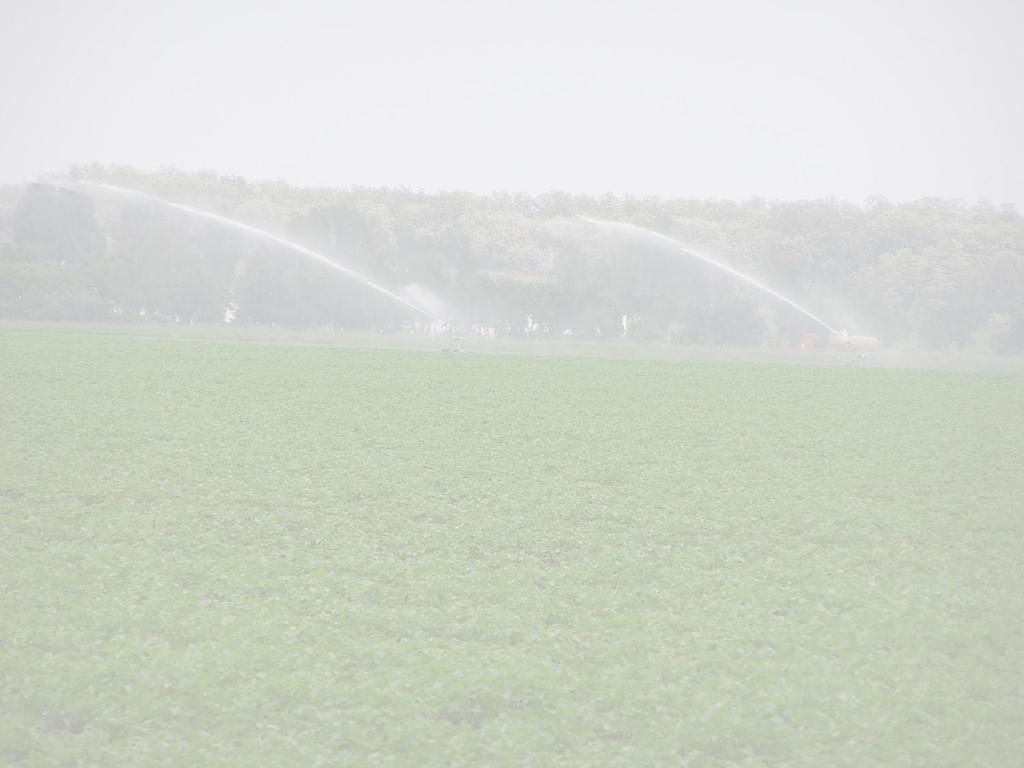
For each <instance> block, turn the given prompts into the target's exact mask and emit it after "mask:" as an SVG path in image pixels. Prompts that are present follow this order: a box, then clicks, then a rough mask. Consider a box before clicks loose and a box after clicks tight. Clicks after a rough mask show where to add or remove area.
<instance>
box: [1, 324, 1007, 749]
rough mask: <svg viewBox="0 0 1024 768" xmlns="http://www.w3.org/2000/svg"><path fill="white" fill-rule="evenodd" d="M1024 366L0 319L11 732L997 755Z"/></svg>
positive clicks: (26, 744) (145, 738)
mask: <svg viewBox="0 0 1024 768" xmlns="http://www.w3.org/2000/svg"><path fill="white" fill-rule="evenodd" d="M1022 555H1024V377H1020V376H1015V375H992V374H989V375H983V374H969V373H963V372H936V371H914V370H892V369H880V368H877V369H876V368H870V367H869V368H864V369H860V368H849V367H823V366H822V367H809V366H790V365H770V364H744V363H709V362H707V363H701V362H696V361H685V362H679V361H676V362H673V361H665V360H661V361H658V360H646V361H645V360H626V359H619V360H610V359H600V358H596V357H591V358H568V357H557V356H547V357H538V356H529V355H486V354H464V355H445V354H440V353H436V352H426V351H420V352H417V351H394V350H392V351H387V350H372V349H342V348H333V347H325V346H308V345H307V346H303V345H299V344H264V343H254V342H245V343H240V342H232V341H216V340H214V341H211V340H194V339H193V340H189V339H167V338H157V337H153V338H136V337H132V336H128V335H118V334H116V333H106V334H96V333H73V332H71V331H60V330H53V329H50V330H45V329H35V330H33V329H26V328H7V329H3V328H0V558H2V559H0V586H2V590H0V713H2V715H0V765H12V766H65V765H66V766H207V765H215V766H240V767H241V766H246V767H249V766H317V765H323V766H346V765H360V766H361V765H367V766H378V765H380V766H387V765H396V766H453V765H467V766H468V765H472V766H483V765H509V766H528V765H529V766H541V765H560V766H587V765H621V766H650V765H671V766H677V765H679V766H685V765H693V766H726V765H737V766H814V767H815V768H817V767H820V766H857V767H861V766H873V765H886V766H922V768H924V767H929V768H930V767H932V766H979V768H980V767H982V766H984V767H985V768H992V767H998V766H1019V765H1021V760H1022V756H1024V557H1022Z"/></svg>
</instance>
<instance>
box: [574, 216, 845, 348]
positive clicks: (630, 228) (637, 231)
mask: <svg viewBox="0 0 1024 768" xmlns="http://www.w3.org/2000/svg"><path fill="white" fill-rule="evenodd" d="M581 218H582V219H583V221H586V222H588V223H589V224H595V225H597V226H599V227H603V228H605V229H612V230H616V231H619V232H626V233H629V234H632V235H641V236H643V237H648V238H652V239H654V240H657V241H658V242H661V243H664V244H666V245H669V246H671V247H672V248H674V249H675V250H677V251H682V252H683V253H685V254H687V255H688V256H692V257H693V258H695V259H700V260H701V261H703V262H705V263H706V264H710V265H711V266H713V267H716V268H717V269H720V270H722V271H723V272H726V273H728V274H730V275H732V276H733V277H735V278H737V279H739V280H742V281H743V282H745V283H748V284H750V285H752V286H754V287H755V288H757V289H758V290H761V291H764V292H765V293H767V294H768V295H769V296H773V297H775V298H776V299H778V300H779V301H781V302H783V303H785V304H788V305H789V306H791V307H793V309H795V310H797V311H798V312H801V313H803V314H804V315H806V316H807V317H809V318H810V319H811V320H813V321H814V322H816V323H817V324H818V325H820V326H822V327H823V328H824V329H825V330H827V331H828V332H829V333H831V334H833V335H837V336H839V335H845V334H846V331H838V330H836V329H835V328H833V327H832V326H831V325H829V324H828V323H826V322H825V321H824V320H822V319H821V318H819V317H818V316H817V315H814V314H812V313H811V311H810V310H808V309H807V308H806V307H802V306H800V305H799V304H797V303H796V302H795V301H793V300H792V299H791V298H789V297H788V296H784V295H783V294H781V293H779V292H778V291H776V290H775V289H774V288H771V287H769V286H767V285H765V284H764V283H762V282H760V281H759V280H755V279H754V278H752V277H751V276H750V275H748V274H745V273H743V272H740V271H739V270H738V269H734V268H733V267H730V266H729V265H728V264H723V263H722V262H720V261H718V260H717V259H713V258H711V257H710V256H708V255H707V254H704V253H701V252H700V251H696V250H694V249H693V248H691V247H689V246H688V245H684V244H683V243H681V242H679V241H678V240H676V239H675V238H674V237H669V236H668V235H663V234H662V233H661V232H655V231H654V230H652V229H645V228H644V227H638V226H636V225H635V224H625V223H623V222H618V221H605V220H604V219H595V218H591V217H589V216H583V217H581Z"/></svg>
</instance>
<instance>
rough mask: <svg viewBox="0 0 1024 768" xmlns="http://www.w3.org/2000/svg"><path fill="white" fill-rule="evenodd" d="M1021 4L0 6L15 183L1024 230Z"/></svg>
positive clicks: (463, 0)
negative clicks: (1008, 210) (615, 197)
mask: <svg viewBox="0 0 1024 768" xmlns="http://www.w3.org/2000/svg"><path fill="white" fill-rule="evenodd" d="M1022 7H1024V3H1020V2H1017V0H988V1H985V0H975V1H974V2H968V1H967V0H964V1H962V2H943V0H932V1H931V2H924V1H910V2H895V1H894V2H872V1H871V0H857V1H856V2H852V1H851V0H839V1H836V2H833V1H832V0H792V1H790V2H768V1H766V0H725V1H724V2H712V0H705V1H703V2H691V1H690V0H664V1H659V0H632V1H631V2H612V1H610V0H589V1H587V0H561V1H560V0H548V1H547V2H535V1H534V0H517V1H516V2H498V1H489V0H476V1H475V2H472V1H470V0H433V1H432V2H412V1H411V0H376V1H371V0H367V1H366V2H347V1H345V0H341V1H336V2H328V1H326V0H323V1H322V2H317V1H315V0H291V1H290V2H283V1H282V2H267V1H266V0H244V1H243V0H235V1H232V2H227V1H224V2H218V1H217V0H205V1H204V2H194V1H193V0H177V1H176V2H169V1H168V0H160V1H159V2H155V1H153V0H108V1H100V0H80V1H78V2H75V1H74V0H67V2H56V1H54V0H0V182H10V181H19V180H23V179H31V178H34V177H37V176H38V175H39V174H42V173H46V172H53V171H60V170H63V169H65V168H66V167H67V166H69V165H70V164H72V163H79V162H90V161H94V160H95V161H99V162H104V163H124V164H131V165H136V166H140V167H143V168H157V167H160V166H168V165H173V166H176V167H178V168H181V169H183V170H190V171H191V170H200V169H214V170H217V171H219V172H221V173H232V174H240V175H242V176H245V177H247V178H253V179H267V178H270V179H273V178H283V179H286V180H288V181H290V182H293V183H296V184H318V185H331V186H348V185H389V186H398V185H404V186H409V187H414V188H424V189H439V188H444V189H455V188H458V189H469V190H475V191H489V190H495V189H505V190H522V191H543V190H548V189H564V190H569V191H581V192H620V193H621V192H629V193H636V194H661V195H683V196H697V197H729V198H746V197H750V196H753V195H757V196H762V197H767V198H784V199H794V198H814V197H823V196H835V197H840V198H846V199H851V200H854V201H862V200H863V199H864V198H865V197H867V196H869V195H872V194H882V195H885V196H887V197H890V198H891V199H894V200H903V199H908V198H917V197H922V196H929V195H934V196H942V197H957V198H962V199H965V200H967V201H974V200H976V199H979V198H986V199H989V200H991V201H993V202H996V203H1001V202H1013V203H1015V204H1016V205H1017V206H1018V208H1019V209H1024V149H1022V141H1024V86H1022V82H1024V77H1022V76H1024V12H1022V10H1021V8H1022Z"/></svg>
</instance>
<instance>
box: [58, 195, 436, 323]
mask: <svg viewBox="0 0 1024 768" xmlns="http://www.w3.org/2000/svg"><path fill="white" fill-rule="evenodd" d="M78 183H79V184H82V185H84V186H87V187H94V188H96V189H103V190H106V191H107V192H113V193H115V194H119V195H127V196H129V197H135V198H138V199H140V200H149V201H151V202H154V203H159V204H160V205H166V206H167V207H169V208H176V209H177V210H179V211H184V212H185V213H188V214H191V215H192V216H199V217H201V218H204V219H209V220H210V221H216V222H217V223H219V224H223V225H224V226H228V227H233V228H234V229H238V230H241V231H243V232H246V233H248V234H250V235H256V236H257V237H260V238H262V239H264V240H269V241H271V242H274V243H277V244H278V245H283V246H284V247H286V248H289V249H291V250H293V251H296V252H298V253H301V254H302V255H303V256H306V257H308V258H310V259H313V260H314V261H318V262H320V263H321V264H324V265H326V266H328V267H330V268H331V269H334V270H336V271H338V272H341V273H342V274H343V275H347V276H348V277H350V278H352V279H353V280H356V281H357V282H360V283H362V284H363V285H365V286H366V287H367V288H372V289H373V290H375V291H377V292H378V293H382V294H384V295H385V296H387V297H388V298H389V299H392V300H393V301H397V302H398V303H399V304H403V305H405V306H406V307H408V308H409V309H413V310H415V311H416V312H419V313H420V314H421V315H424V316H426V317H429V318H430V319H431V320H433V321H434V322H436V323H441V324H442V325H448V323H447V322H446V321H445V320H442V319H441V318H440V317H437V316H436V315H434V314H432V313H431V312H428V311H427V310H425V309H424V308H423V307H421V306H419V305H418V304H415V303H414V302H411V301H409V300H408V299H406V298H405V297H403V296H400V295H399V294H397V293H394V292H393V291H389V290H388V289H387V288H385V287H384V286H382V285H380V284H379V283H375V282H374V281H373V280H371V279H370V278H368V277H366V276H365V275H362V274H360V273H359V272H356V271H355V270H354V269H350V268H349V267H346V266H345V265H344V264H339V263H338V262H336V261H334V260H333V259H329V258H328V257H326V256H324V255H323V254H320V253H317V252H316V251H313V250H310V249H309V248H307V247H306V246H304V245H300V244H299V243H296V242H293V241H291V240H288V239H287V238H284V237H281V236H280V235H275V234H274V233H273V232H268V231H266V230H265V229H260V228H259V227H254V226H252V225H251V224H244V223H243V222H241V221H236V220H235V219H229V218H228V217H227V216H221V215H220V214H219V213H212V212H211V211H204V210H203V209H202V208H193V207H192V206H191V205H184V204H182V203H172V202H170V201H168V200H163V199H161V198H159V197H155V196H153V195H148V194H146V193H145V192H138V191H136V190H134V189H126V188H124V187H116V186H114V185H113V184H100V183H99V182H95V181H80V182H78Z"/></svg>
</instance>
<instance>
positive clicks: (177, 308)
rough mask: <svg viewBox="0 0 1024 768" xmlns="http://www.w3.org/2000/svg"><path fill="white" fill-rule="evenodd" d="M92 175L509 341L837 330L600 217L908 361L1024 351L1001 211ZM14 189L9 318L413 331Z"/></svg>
mask: <svg viewBox="0 0 1024 768" xmlns="http://www.w3.org/2000/svg"><path fill="white" fill-rule="evenodd" d="M74 173H75V175H77V176H79V177H81V178H87V179H92V180H99V181H104V182H108V183H113V184H119V185H123V186H126V187H129V188H132V189H137V190H141V191H145V192H149V193H152V194H155V195H157V196H160V197H163V198H164V199H167V200H173V201H178V202H183V203H187V204H190V205H195V206H199V207H201V208H206V209H209V210H212V211H215V212H217V213H221V214H224V215H227V216H231V217H233V218H236V219H238V220H240V221H243V222H249V223H252V224H255V225H258V226H260V227H263V228H265V229H268V230H271V231H273V232H276V233H279V234H281V235H283V236H287V237H291V238H293V239H295V240H296V241H298V242H300V243H302V244H304V245H306V246H308V247H310V248H313V249H316V250H318V251H320V252H322V253H324V254H325V255H327V256H329V257H330V258H333V259H336V260H337V261H339V262H342V263H344V264H346V265H348V266H350V267H353V268H355V269H357V270H359V271H361V272H362V273H364V274H366V275H368V276H369V277H371V278H374V279H376V280H378V281H379V282H381V283H383V284H385V285H387V286H390V287H393V288H395V289H397V290H400V291H401V290H404V289H405V288H406V287H407V286H411V285H415V286H418V287H419V288H421V289H423V290H425V291H427V292H429V293H430V294H431V295H433V296H435V297H436V298H437V299H438V300H440V301H442V302H444V303H445V304H446V305H447V306H448V307H449V310H450V311H448V312H446V314H445V317H446V318H447V319H451V320H455V321H458V322H461V323H464V324H466V325H477V326H483V327H490V328H495V329H497V331H498V332H499V333H501V334H506V335H507V334H521V333H524V331H525V322H526V317H527V315H532V317H533V320H534V322H536V323H537V325H538V327H539V328H540V329H541V331H540V332H543V333H552V334H557V333H562V332H565V331H571V332H572V333H573V334H574V335H576V336H584V337H602V338H608V337H609V336H615V335H618V333H619V331H620V321H621V318H622V316H623V315H627V316H629V317H630V318H631V320H632V321H633V325H634V328H635V329H636V333H637V337H638V338H650V339H659V340H671V341H676V342H679V343H684V344H702V345H707V344H727V345H767V346H790V347H792V346H795V344H796V343H797V342H798V340H799V339H801V338H802V337H803V336H804V335H805V334H806V333H807V332H808V331H814V330H820V329H818V328H816V327H815V326H814V323H813V322H811V321H808V320H807V319H806V318H805V317H803V316H802V315H800V314H799V313H797V312H795V311H792V310H790V309H789V308H787V307H785V306H784V305H781V304H779V303H778V302H776V301H775V300H773V299H771V298H770V297H767V296H765V295H763V294H761V293H759V292H757V291H756V290H755V289H753V288H750V287H748V286H746V285H744V284H742V283H739V282H738V281H736V280H735V279H732V278H731V277H729V276H727V275H723V274H721V273H718V272H716V271H715V270H713V268H711V267H709V266H707V265H705V264H703V263H700V262H698V261H696V260H694V259H691V258H688V257H686V256H685V255H683V254H680V253H678V252H673V251H671V250H666V249H665V248H664V247H663V246H659V245H657V244H655V243H650V242H644V241H643V239H642V238H638V239H633V240H631V239H629V238H625V239H623V238H621V237H613V236H609V235H608V233H601V232H598V231H596V230H594V229H593V228H592V227H589V228H588V227H587V226H586V225H583V224H580V223H579V222H576V224H577V226H568V227H567V226H565V225H566V223H567V222H572V221H574V220H575V219H574V217H577V216H581V215H582V216H592V217H599V218H604V219H609V220H614V221H621V222H631V223H634V224H637V225H639V226H643V227H648V228H651V229H654V230H656V231H658V232H662V233H665V234H667V235H670V236H673V237H676V238H679V239H681V240H682V241H684V242H686V243H688V244H690V245H692V246H693V247H697V248H702V249H705V250H707V251H709V252H711V253H713V254H716V255H717V256H718V257H720V258H721V259H722V260H724V261H725V262H727V263H729V264H731V265H732V266H734V267H736V268H737V269H740V270H742V271H744V272H747V273H749V274H751V275H753V276H755V277H758V278H760V279H762V280H763V281H765V282H767V283H769V284H771V285H772V286H774V287H775V288H777V289H778V290H780V291H782V292H783V293H785V294H787V295H789V296H791V297H792V298H794V299H795V300H796V301H798V302H800V303H803V304H806V305H807V306H808V307H810V308H812V309H813V310H814V312H815V313H816V314H818V315H820V316H822V317H823V318H825V319H826V320H827V321H828V322H829V323H831V324H832V325H833V327H837V328H839V327H848V328H849V329H850V330H851V332H854V333H856V334H870V335H876V336H878V337H880V338H882V339H883V342H884V343H886V344H888V345H891V346H902V347H907V348H916V349H927V350H952V349H955V350H970V349H977V350H979V351H983V352H989V353H998V354H1006V353H1019V352H1022V351H1024V309H1022V308H1024V218H1022V217H1021V216H1020V214H1018V213H1017V212H1015V211H1013V210H1012V209H1007V208H997V207H994V206H991V205H987V204H977V205H973V206H966V205H963V204H961V203H959V202H956V201H946V200H933V199H925V200H920V201H916V202H910V203H904V204H899V205H895V204H891V203H888V202H887V201H885V200H883V199H874V200H871V201H869V202H868V204H866V205H865V206H863V207H861V206H855V205H851V204H847V203H842V202H837V201H832V200H819V201H800V202H791V203H784V202H772V203H769V202H764V201H760V200H750V201H746V202H743V203H735V202H728V201H703V200H663V199H659V198H648V197H645V198H632V197H616V196H611V195H607V196H603V197H592V196H585V195H569V194H565V193H551V194H546V195H539V196H526V195H509V194H494V195H486V196H485V195H473V194H469V193H464V192H452V193H438V194H424V193H420V192H415V191H412V190H408V189H362V188H355V189H299V188H292V187H289V186H287V185H285V184H283V183H280V182H275V183H250V182H246V181H245V180H244V179H240V178H238V177H231V176H218V175H216V174H213V173H200V174H185V173H180V172H177V171H173V170H166V171H161V172H158V173H142V172H140V171H137V170H134V169H131V168H118V167H104V166H90V167H83V168H79V169H76V170H75V172H74ZM17 192H18V194H14V193H13V192H12V191H11V189H7V190H0V193H2V194H0V271H2V275H3V277H4V278H5V282H6V283H7V284H6V285H2V286H0V317H8V318H22V319H40V318H44V319H45V318H49V319H69V318H70V319H83V320H96V319H120V320H136V321H137V320H140V319H145V320H153V319H158V320H163V321H171V322H180V323H193V322H206V323H209V322H221V321H222V320H223V318H224V316H225V310H226V309H228V308H232V312H231V314H232V315H233V316H234V317H235V319H236V320H237V321H238V322H241V323H246V324H271V323H273V324H278V325H285V326H289V327H294V328H312V327H343V328H349V329H362V330H367V329H370V328H374V329H377V330H380V329H387V330H391V331H398V330H402V329H403V328H407V327H409V326H410V325H411V323H412V322H413V320H414V318H413V317H412V316H411V315H410V313H409V311H408V310H407V309H405V308H403V307H402V306H401V305H397V304H395V303H393V302H389V301H388V300H386V299H384V298H382V297H379V296H377V295H374V294H373V293H372V292H368V291H367V290H366V289H365V287H363V286H361V285H359V284H358V283H356V282H353V281H352V280H350V279H349V278H346V277H344V276H342V275H339V274H335V273H332V272H331V271H330V270H329V269H327V268H325V267H323V266H322V265H318V264H315V263H311V262H309V261H307V260H304V259H303V257H301V256H298V255H296V254H294V253H290V252H288V251H287V250H286V249H281V248H279V247H271V246H268V245H266V244H261V243H260V242H259V241H258V240H254V239H253V238H249V237H245V236H243V235H241V234H239V233H237V232H234V231H231V230H225V229H224V228H223V227H220V226H218V225H216V224H214V223H211V222H208V221H203V220H198V219H195V218H194V217H190V216H188V215H187V214H184V213H182V212H180V211H173V210H169V209H165V208H162V207H160V206H159V204H154V203H146V202H140V201H126V200H124V199H121V198H110V197H107V196H103V195H98V196H95V198H94V199H93V198H92V197H90V195H88V194H86V193H83V192H73V191H69V190H61V189H56V188H53V187H48V186H46V185H32V186H29V187H27V188H25V189H24V190H17ZM26 265H28V266H26ZM36 265H42V267H39V268H37V266H36ZM39 269H44V270H46V278H45V279H46V281H48V282H46V284H45V287H41V286H40V281H39V279H38V278H39V275H40V274H41V273H40V271H39ZM57 272H59V273H60V274H55V273H57ZM83 297H89V298H88V301H86V300H85V299H84V298H83Z"/></svg>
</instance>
